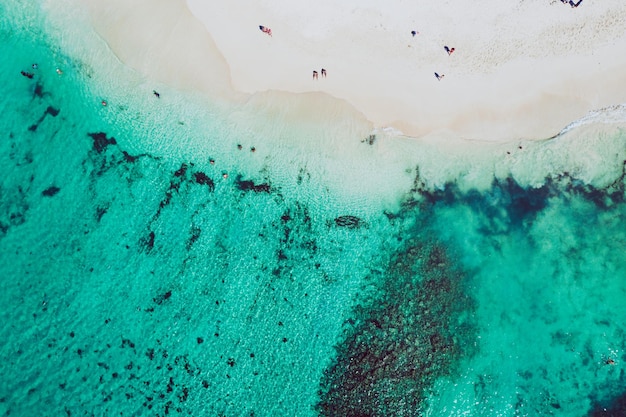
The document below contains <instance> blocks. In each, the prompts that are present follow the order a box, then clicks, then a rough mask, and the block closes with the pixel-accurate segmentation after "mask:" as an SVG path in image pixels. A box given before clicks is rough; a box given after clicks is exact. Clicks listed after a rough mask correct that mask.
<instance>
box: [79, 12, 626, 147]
mask: <svg viewBox="0 0 626 417" xmlns="http://www.w3.org/2000/svg"><path fill="white" fill-rule="evenodd" d="M80 3H81V4H83V5H85V6H87V10H88V12H89V15H90V17H91V20H92V24H93V27H94V29H95V30H96V31H97V32H98V33H99V34H100V36H101V37H102V38H103V39H104V40H105V41H106V42H107V44H108V45H109V47H110V48H111V50H112V51H113V52H114V53H115V54H116V55H117V56H118V57H119V59H120V60H121V61H122V62H124V63H125V64H126V65H128V66H130V67H132V68H134V69H135V70H137V71H139V72H141V73H143V74H144V75H146V76H148V77H150V78H153V79H155V80H157V81H160V82H163V83H166V84H169V85H172V86H174V87H177V88H182V89H185V90H194V91H199V92H203V93H206V94H209V95H211V96H213V97H217V98H219V99H223V100H226V101H229V102H235V103H236V102H246V101H248V100H249V99H250V96H251V95H255V94H258V93H263V92H266V91H276V92H279V93H281V94H296V95H297V96H298V99H300V100H304V101H305V104H306V101H307V100H309V98H308V97H311V94H312V93H313V94H324V95H329V96H331V97H334V98H336V99H339V100H340V101H345V103H346V105H348V106H351V107H352V108H354V114H355V117H356V118H363V119H364V121H367V122H368V123H370V124H371V126H372V129H383V128H393V129H395V130H398V131H400V132H402V134H403V135H405V136H409V137H415V138H420V137H430V136H441V137H449V136H450V135H452V136H455V137H458V138H461V139H471V140H488V141H493V140H495V141H510V140H534V139H539V140H541V139H546V138H550V137H553V136H555V135H556V134H558V133H559V132H560V131H561V130H562V129H563V128H564V127H565V126H567V125H569V124H570V123H572V122H573V121H575V120H578V119H580V118H583V117H584V116H585V115H586V114H587V113H588V112H590V111H594V110H597V109H600V108H604V107H608V106H611V105H617V104H622V103H625V102H626V56H621V54H618V53H615V51H619V50H626V33H623V31H621V32H620V29H619V25H620V23H619V22H620V16H624V17H625V19H626V6H623V5H620V4H619V3H618V2H617V1H616V0H612V1H610V2H609V3H611V4H610V5H608V4H606V3H602V4H599V3H595V2H594V1H592V0H588V1H587V2H585V3H583V4H582V5H581V6H580V7H579V8H571V7H570V6H568V5H564V4H562V3H561V2H560V1H557V2H553V3H552V4H544V3H543V2H540V1H538V0H534V1H533V2H532V3H531V4H528V3H523V4H521V5H518V6H517V7H514V8H511V7H507V6H503V5H501V4H500V3H501V2H498V1H496V0H489V2H488V3H487V4H483V5H481V6H476V7H474V8H470V9H467V10H459V9H458V7H456V8H453V7H452V6H451V5H450V4H449V3H448V2H444V3H443V4H439V5H437V6H433V5H422V6H420V7H419V10H412V6H410V5H406V4H403V3H402V2H398V4H395V5H393V7H390V10H391V11H387V12H383V11H382V10H378V9H377V8H376V6H375V5H374V3H373V2H369V3H371V4H369V3H368V2H365V3H364V4H362V5H360V6H359V7H356V5H350V4H345V5H341V6H336V5H334V4H333V3H331V2H330V0H322V2H321V3H320V4H319V5H318V6H317V7H316V10H308V9H306V10H303V8H302V6H298V5H291V6H290V4H291V3H289V2H286V1H281V2H264V1H261V2H252V1H250V0H244V3H245V4H240V3H238V4H237V5H232V4H227V3H210V4H209V3H206V2H201V1H199V0H186V1H185V0H177V1H175V2H166V1H164V0H157V1H152V2H148V1H147V0H139V1H138V2H135V3H133V5H128V4H127V3H123V2H122V1H121V0H113V1H110V2H107V3H106V4H102V3H101V2H96V1H95V0H80ZM335 8H337V9H338V10H336V11H337V13H336V14H334V15H333V14H332V11H333V10H335ZM413 8H414V9H418V8H417V7H413ZM600 8H601V9H600ZM147 9H149V10H150V13H149V15H148V14H146V13H145V11H146V10H147ZM324 13H326V14H324ZM329 13H331V15H329ZM609 13H610V16H611V19H607V16H608V14H609ZM327 16H332V18H330V20H328V19H326V17H327ZM530 17H535V18H536V20H535V21H530V23H529V22H528V20H526V19H529V18H530ZM418 20H421V21H418ZM464 21H465V22H468V23H467V24H465V25H463V24H462V23H463V22H464ZM263 23H264V24H266V25H267V26H268V27H270V28H272V30H273V36H271V37H270V36H267V35H266V34H265V33H262V32H261V31H260V30H259V24H263ZM559 24H560V25H562V27H561V28H555V26H558V25H559ZM299 25H300V26H299ZM522 26H523V27H524V31H526V32H527V33H528V34H527V35H526V36H524V35H522V34H520V33H519V31H517V32H513V33H511V34H509V35H507V33H508V32H506V30H508V29H511V28H515V27H522ZM129 28H132V29H129ZM413 28H415V30H417V31H419V33H418V34H416V35H415V36H412V35H411V33H410V31H411V29H413ZM476 28H481V29H480V30H477V29H476ZM505 35H506V36H505ZM618 35H619V36H618ZM507 36H508V37H507ZM446 37H448V38H449V39H450V40H449V44H450V45H451V46H452V47H454V48H455V51H454V52H453V53H452V54H450V55H448V54H447V53H446V51H445V50H444V45H445V46H447V43H446V42H448V41H446V40H444V39H445V38H446ZM468 37H471V39H468ZM322 66H323V67H325V68H327V71H328V77H326V78H323V77H319V78H318V79H317V80H313V78H312V70H314V69H315V70H317V71H318V72H319V71H320V70H321V68H322ZM437 71H438V72H439V73H441V74H444V75H445V78H442V79H441V80H438V79H437V78H435V76H434V73H435V72H437ZM301 93H306V94H301ZM288 101H289V100H286V102H288ZM314 103H315V100H311V103H310V106H309V109H310V110H309V111H311V112H315V111H316V110H315V107H314ZM274 105H276V104H275V103H274Z"/></svg>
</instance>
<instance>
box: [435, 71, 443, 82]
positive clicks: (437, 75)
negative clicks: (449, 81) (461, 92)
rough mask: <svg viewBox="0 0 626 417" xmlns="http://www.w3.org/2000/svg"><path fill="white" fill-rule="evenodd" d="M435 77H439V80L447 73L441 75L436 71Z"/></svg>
mask: <svg viewBox="0 0 626 417" xmlns="http://www.w3.org/2000/svg"><path fill="white" fill-rule="evenodd" d="M435 77H437V79H438V80H439V81H441V79H442V78H443V77H445V75H444V74H441V75H439V74H437V73H435Z"/></svg>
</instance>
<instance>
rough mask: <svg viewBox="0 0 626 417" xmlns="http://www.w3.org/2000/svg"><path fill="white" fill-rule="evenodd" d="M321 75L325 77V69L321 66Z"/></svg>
mask: <svg viewBox="0 0 626 417" xmlns="http://www.w3.org/2000/svg"><path fill="white" fill-rule="evenodd" d="M322 77H323V78H326V70H325V69H324V68H322Z"/></svg>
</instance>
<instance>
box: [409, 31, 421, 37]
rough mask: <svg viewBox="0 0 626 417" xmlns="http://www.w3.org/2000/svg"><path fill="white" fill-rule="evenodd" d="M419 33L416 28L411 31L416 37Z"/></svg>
mask: <svg viewBox="0 0 626 417" xmlns="http://www.w3.org/2000/svg"><path fill="white" fill-rule="evenodd" d="M418 33H419V32H418V31H416V30H412V31H411V35H413V37H415V35H417V34H418Z"/></svg>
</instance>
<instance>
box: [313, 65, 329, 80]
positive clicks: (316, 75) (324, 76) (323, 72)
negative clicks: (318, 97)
mask: <svg viewBox="0 0 626 417" xmlns="http://www.w3.org/2000/svg"><path fill="white" fill-rule="evenodd" d="M321 73H322V78H326V70H325V69H324V68H322V71H321ZM313 79H314V80H317V79H318V74H317V71H315V70H313Z"/></svg>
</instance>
